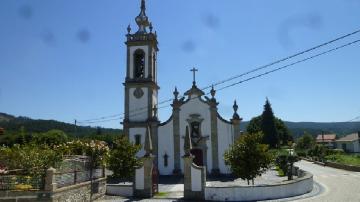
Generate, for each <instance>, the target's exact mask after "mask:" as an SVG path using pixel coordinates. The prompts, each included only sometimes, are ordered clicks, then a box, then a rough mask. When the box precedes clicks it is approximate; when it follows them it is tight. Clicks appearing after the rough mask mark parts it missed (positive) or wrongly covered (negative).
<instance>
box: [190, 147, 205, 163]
mask: <svg viewBox="0 0 360 202" xmlns="http://www.w3.org/2000/svg"><path fill="white" fill-rule="evenodd" d="M191 154H192V155H194V157H195V158H194V160H193V162H194V163H195V164H196V165H197V166H204V161H203V152H202V150H201V149H192V150H191Z"/></svg>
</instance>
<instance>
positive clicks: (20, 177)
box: [0, 169, 45, 190]
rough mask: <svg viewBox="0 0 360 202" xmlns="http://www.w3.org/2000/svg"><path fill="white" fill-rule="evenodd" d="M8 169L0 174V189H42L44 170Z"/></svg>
mask: <svg viewBox="0 0 360 202" xmlns="http://www.w3.org/2000/svg"><path fill="white" fill-rule="evenodd" d="M33 171H35V170H21V169H18V170H9V171H7V172H6V174H1V175H0V190H43V189H44V185H45V171H40V172H39V170H37V171H36V173H35V172H33Z"/></svg>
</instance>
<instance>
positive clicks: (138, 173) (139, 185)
mask: <svg viewBox="0 0 360 202" xmlns="http://www.w3.org/2000/svg"><path fill="white" fill-rule="evenodd" d="M144 181H145V178H144V166H142V167H141V168H138V169H136V170H135V189H144V184H145V183H144Z"/></svg>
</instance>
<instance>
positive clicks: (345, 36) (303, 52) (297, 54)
mask: <svg viewBox="0 0 360 202" xmlns="http://www.w3.org/2000/svg"><path fill="white" fill-rule="evenodd" d="M359 32H360V29H358V30H356V31H354V32H351V33H349V34H345V35H342V36H340V37H338V38H335V39H333V40H330V41H327V42H325V43H322V44H319V45H317V46H314V47H312V48H309V49H307V50H304V51H301V52H298V53H295V54H293V55H290V56H288V57H284V58H282V59H279V60H276V61H274V62H271V63H268V64H266V65H262V66H260V67H257V68H254V69H252V70H250V71H247V72H245V73H242V74H239V75H236V76H233V77H230V78H228V79H224V80H222V81H219V82H217V83H214V84H211V85H208V86H206V87H204V88H202V90H205V89H208V88H211V87H212V86H217V85H220V84H223V83H226V82H228V81H232V80H234V79H237V78H239V77H243V76H246V75H248V74H251V73H254V72H256V71H259V70H262V69H265V68H268V67H270V66H273V65H275V64H278V63H281V62H284V61H286V60H289V59H291V58H294V57H297V56H300V55H303V54H305V53H308V52H311V51H313V50H316V49H318V48H321V47H323V46H327V45H329V44H331V43H334V42H336V41H339V40H342V39H344V38H347V37H349V36H352V35H354V34H357V33H359Z"/></svg>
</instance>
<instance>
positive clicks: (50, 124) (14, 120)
mask: <svg viewBox="0 0 360 202" xmlns="http://www.w3.org/2000/svg"><path fill="white" fill-rule="evenodd" d="M0 127H1V128H4V129H5V132H6V133H16V132H18V131H19V130H20V129H21V128H22V127H23V129H24V130H25V131H26V132H27V133H43V132H47V131H49V130H52V129H58V130H62V131H64V132H65V133H66V134H68V135H73V136H85V135H93V134H109V135H113V134H122V130H120V129H110V128H96V127H90V126H76V127H75V125H74V124H69V123H64V122H60V121H55V120H41V119H31V118H28V117H23V116H19V117H15V116H12V115H9V114H5V113H0Z"/></svg>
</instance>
